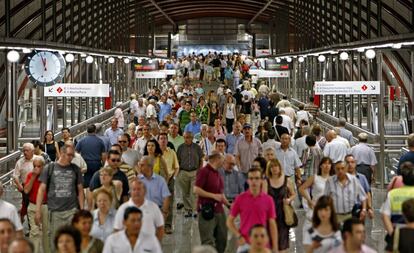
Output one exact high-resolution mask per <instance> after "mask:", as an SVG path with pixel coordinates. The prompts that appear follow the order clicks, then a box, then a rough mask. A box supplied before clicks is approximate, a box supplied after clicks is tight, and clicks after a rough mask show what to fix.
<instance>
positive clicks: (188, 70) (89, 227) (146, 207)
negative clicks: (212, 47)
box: [0, 54, 414, 253]
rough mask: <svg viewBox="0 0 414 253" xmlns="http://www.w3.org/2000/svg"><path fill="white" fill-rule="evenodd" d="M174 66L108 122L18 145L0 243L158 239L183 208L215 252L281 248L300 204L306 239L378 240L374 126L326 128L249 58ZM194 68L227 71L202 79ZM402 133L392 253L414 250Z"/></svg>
mask: <svg viewBox="0 0 414 253" xmlns="http://www.w3.org/2000/svg"><path fill="white" fill-rule="evenodd" d="M168 64H169V65H168ZM245 65H247V66H245ZM171 67H172V68H175V69H177V71H178V72H177V73H178V75H177V77H176V76H174V77H171V78H169V80H167V81H166V86H165V87H164V88H163V89H158V88H153V89H151V90H150V91H149V93H148V94H144V95H142V94H140V95H138V94H132V95H131V100H130V107H129V111H128V114H126V115H125V114H124V113H122V109H121V107H120V106H121V104H117V108H118V109H117V110H116V111H115V114H114V117H113V118H112V119H111V122H110V127H109V128H107V129H103V128H104V127H103V125H102V124H91V125H88V126H87V135H86V136H84V137H82V138H79V139H76V140H74V139H72V137H71V133H70V129H69V128H63V129H62V130H61V132H62V139H61V140H60V141H59V142H56V141H55V140H54V133H53V132H52V131H47V132H46V133H45V135H44V139H43V142H40V141H33V142H32V143H25V144H24V145H23V150H22V153H23V156H22V157H21V158H20V159H19V160H18V162H17V163H16V167H15V170H14V174H13V179H14V184H15V185H16V187H17V189H18V191H19V192H21V193H22V199H23V201H22V202H23V203H22V208H21V210H19V211H17V209H16V207H14V206H13V205H12V204H10V203H8V202H6V201H4V200H1V201H0V247H1V248H0V252H35V253H39V252H44V253H49V252H59V253H77V252H83V253H98V252H104V253H120V252H134V253H142V252H162V246H161V245H162V241H163V238H164V235H165V234H172V233H176V231H174V220H175V218H176V217H175V216H177V215H183V216H184V217H183V218H184V219H197V221H198V228H199V235H200V239H201V244H202V245H210V246H211V247H212V248H213V250H214V251H217V252H219V253H224V252H243V253H259V252H287V251H288V250H289V242H290V239H289V231H290V230H291V229H292V228H295V227H297V226H298V215H297V214H296V210H298V209H300V208H303V209H304V211H305V212H306V215H305V217H304V223H303V226H302V233H303V242H302V243H303V245H304V247H305V251H306V252H309V253H310V252H315V253H324V252H332V253H337V252H365V253H370V252H376V251H375V250H374V249H371V248H370V247H368V246H367V245H365V244H364V242H365V234H366V231H365V226H364V225H365V220H366V219H367V218H369V219H372V218H373V217H374V211H373V194H372V189H371V186H372V185H373V184H374V183H375V174H376V173H377V172H376V170H375V166H376V164H377V160H376V156H375V153H374V151H373V150H372V149H371V148H370V147H369V146H368V145H367V142H368V136H367V134H365V133H361V134H359V135H358V136H357V139H358V143H357V144H356V143H355V139H354V136H353V135H352V133H351V132H350V131H349V130H347V129H346V124H347V122H346V120H345V119H343V118H340V119H339V120H338V125H337V127H335V128H334V129H331V130H328V131H326V132H324V129H322V127H321V126H320V125H319V124H318V123H317V122H318V121H317V118H318V117H319V109H318V106H317V105H315V104H314V103H313V102H314V101H313V97H310V98H309V101H308V103H307V104H304V105H298V106H297V107H295V106H294V105H292V104H291V102H290V101H289V100H288V98H287V97H284V96H283V97H279V94H278V93H276V92H274V91H272V90H271V89H270V88H269V87H268V85H267V84H266V83H265V82H260V81H261V80H259V81H258V82H256V83H252V78H251V77H250V76H249V74H248V68H249V67H250V68H252V67H254V63H253V61H252V62H251V64H250V65H249V64H247V63H246V61H243V60H242V59H241V58H240V56H234V57H228V56H223V55H220V54H211V55H208V56H206V57H199V56H192V57H188V58H184V59H180V60H178V61H176V62H174V64H173V63H172V62H168V63H167V65H166V68H171ZM229 73H232V75H230V74H229ZM200 80H206V81H207V83H208V82H210V81H211V80H217V81H219V82H220V83H221V82H222V83H221V84H219V86H218V87H217V88H216V89H214V90H211V91H207V90H205V86H204V85H203V83H204V82H200ZM256 87H257V89H256ZM408 146H409V148H410V152H409V153H408V154H407V155H405V157H403V158H402V161H403V162H402V163H401V164H400V170H399V174H400V176H399V177H396V179H394V180H393V183H392V185H391V186H390V188H389V193H388V196H387V199H386V201H385V203H384V204H383V206H382V208H381V211H380V212H381V215H382V219H383V222H384V227H385V229H386V231H387V234H388V236H387V248H386V250H387V251H389V252H396V251H395V250H399V252H412V251H410V243H411V241H410V239H412V238H414V199H412V196H414V165H413V163H414V155H413V154H414V135H410V136H409V137H408ZM2 193H3V186H1V187H0V195H2ZM175 209H177V210H181V211H180V212H176V211H175ZM22 221H27V223H28V231H24V229H23V226H22ZM27 238H28V239H27ZM17 248H18V249H20V250H21V251H16V249H17ZM23 249H25V250H26V251H23ZM209 250H211V248H210V249H209V248H208V247H207V248H204V249H203V248H198V249H195V250H194V252H210V251H209ZM377 250H379V251H381V250H382V249H377Z"/></svg>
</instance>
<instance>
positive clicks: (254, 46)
mask: <svg viewBox="0 0 414 253" xmlns="http://www.w3.org/2000/svg"><path fill="white" fill-rule="evenodd" d="M252 57H256V34H255V33H253V34H252Z"/></svg>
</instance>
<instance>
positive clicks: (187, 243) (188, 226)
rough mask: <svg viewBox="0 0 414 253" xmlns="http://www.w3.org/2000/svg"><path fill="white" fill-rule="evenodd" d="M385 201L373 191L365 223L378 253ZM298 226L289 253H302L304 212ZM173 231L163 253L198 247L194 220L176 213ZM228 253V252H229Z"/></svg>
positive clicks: (381, 245) (183, 252)
mask: <svg viewBox="0 0 414 253" xmlns="http://www.w3.org/2000/svg"><path fill="white" fill-rule="evenodd" d="M384 199H385V191H383V190H377V189H374V200H375V201H374V208H375V209H376V212H375V217H374V219H373V220H367V222H366V243H367V244H368V245H369V246H371V247H372V248H374V249H376V250H377V251H378V252H383V249H384V247H385V244H384V237H385V231H384V228H383V224H382V221H381V217H380V214H379V212H378V209H379V208H380V207H381V205H382V203H383V201H384ZM297 213H298V217H299V226H298V227H296V228H295V229H292V230H291V233H290V242H291V243H290V250H289V252H300V253H302V252H304V248H303V244H302V224H303V221H304V220H303V217H304V215H301V214H304V211H303V210H298V211H297ZM175 217H176V219H175V231H174V233H173V234H172V235H167V236H166V237H165V238H164V240H163V250H164V253H190V252H191V249H192V248H193V247H194V246H196V245H200V236H199V233H198V224H197V220H196V219H188V218H184V215H183V213H182V212H180V211H179V212H177V213H176V216H175ZM229 253H230V252H229Z"/></svg>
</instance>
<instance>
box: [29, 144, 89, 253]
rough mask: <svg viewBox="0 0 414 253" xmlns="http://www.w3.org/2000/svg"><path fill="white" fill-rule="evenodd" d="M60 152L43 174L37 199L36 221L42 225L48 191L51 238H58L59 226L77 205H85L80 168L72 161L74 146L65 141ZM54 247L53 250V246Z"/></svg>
mask: <svg viewBox="0 0 414 253" xmlns="http://www.w3.org/2000/svg"><path fill="white" fill-rule="evenodd" d="M60 154H61V155H60V157H59V159H58V160H57V161H56V162H54V163H50V164H49V165H48V166H47V167H46V168H45V169H44V170H43V171H42V173H41V174H40V177H39V180H40V181H41V184H40V187H39V190H38V192H37V199H36V214H35V223H36V225H38V226H39V225H40V224H41V221H42V205H43V204H44V200H45V195H46V197H47V206H48V209H49V221H50V224H49V231H50V238H55V232H56V231H57V229H58V228H59V227H61V226H63V225H66V224H68V223H69V222H70V221H71V220H72V217H73V215H74V214H75V213H76V212H77V211H78V209H83V203H84V194H83V187H82V183H83V180H82V174H81V170H80V168H79V167H78V166H77V165H75V164H73V163H72V159H73V157H74V156H75V149H74V148H73V147H72V146H66V145H65V146H63V147H62V148H61V149H60ZM52 241H53V239H52V240H51V242H52ZM52 245H53V243H51V246H52ZM51 249H52V252H54V251H53V247H51Z"/></svg>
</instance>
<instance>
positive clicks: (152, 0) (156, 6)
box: [150, 0, 177, 27]
mask: <svg viewBox="0 0 414 253" xmlns="http://www.w3.org/2000/svg"><path fill="white" fill-rule="evenodd" d="M150 1H151V3H152V5H154V6H155V8H157V10H158V11H159V12H161V14H162V15H164V17H165V18H166V19H168V21H170V23H171V24H172V25H173V27H176V26H177V25H176V24H175V22H174V20H172V19H171V18H170V16H168V14H167V13H165V12H164V11H163V10H162V9H161V7H160V6H159V5H158V4H157V3H156V2H155V1H154V0H150Z"/></svg>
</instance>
